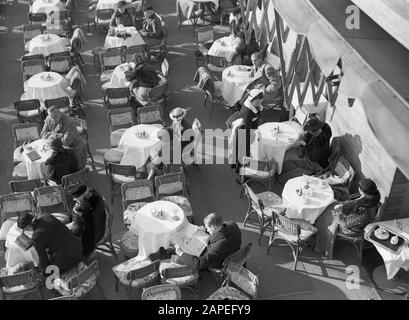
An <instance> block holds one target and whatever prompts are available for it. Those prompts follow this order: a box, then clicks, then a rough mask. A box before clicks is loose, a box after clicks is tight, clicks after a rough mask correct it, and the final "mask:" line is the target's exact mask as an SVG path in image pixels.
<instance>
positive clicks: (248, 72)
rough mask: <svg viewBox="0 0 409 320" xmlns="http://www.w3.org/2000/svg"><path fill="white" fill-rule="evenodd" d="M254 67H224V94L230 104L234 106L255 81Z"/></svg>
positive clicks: (222, 87)
mask: <svg viewBox="0 0 409 320" xmlns="http://www.w3.org/2000/svg"><path fill="white" fill-rule="evenodd" d="M252 70H253V69H252V68H251V67H248V66H244V65H234V66H231V67H228V68H226V69H224V71H223V73H222V85H221V89H222V94H223V98H224V100H226V102H227V103H228V105H230V106H234V104H235V103H236V102H238V101H239V100H240V99H241V98H242V97H243V94H244V93H245V91H246V89H247V87H248V85H249V84H251V83H252V82H253V81H254V76H253V74H252Z"/></svg>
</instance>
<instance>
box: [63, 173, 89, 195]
mask: <svg viewBox="0 0 409 320" xmlns="http://www.w3.org/2000/svg"><path fill="white" fill-rule="evenodd" d="M88 173H89V169H88V168H84V169H82V170H80V171H78V172H76V173H73V174H67V175H65V176H63V177H62V178H61V185H62V186H63V187H64V189H65V191H66V192H67V193H68V194H71V189H72V188H73V187H75V186H78V185H86V184H87V180H88Z"/></svg>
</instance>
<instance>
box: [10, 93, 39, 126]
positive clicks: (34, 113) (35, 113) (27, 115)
mask: <svg viewBox="0 0 409 320" xmlns="http://www.w3.org/2000/svg"><path fill="white" fill-rule="evenodd" d="M40 107H41V105H40V101H39V100H38V99H30V100H21V101H16V102H14V108H15V109H16V111H17V119H18V122H20V123H24V122H34V123H39V124H42V120H43V119H42V116H41V112H40Z"/></svg>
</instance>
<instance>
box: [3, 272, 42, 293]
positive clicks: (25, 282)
mask: <svg viewBox="0 0 409 320" xmlns="http://www.w3.org/2000/svg"><path fill="white" fill-rule="evenodd" d="M40 286H41V281H40V280H39V279H38V278H37V276H36V274H35V272H34V271H33V270H30V271H25V272H21V273H18V274H14V275H10V276H0V297H1V298H2V300H8V299H11V300H15V299H16V297H23V298H22V299H21V300H24V299H25V298H27V297H28V296H29V295H31V294H33V293H38V294H39V295H40V298H41V300H42V299H43V296H42V293H41V290H40Z"/></svg>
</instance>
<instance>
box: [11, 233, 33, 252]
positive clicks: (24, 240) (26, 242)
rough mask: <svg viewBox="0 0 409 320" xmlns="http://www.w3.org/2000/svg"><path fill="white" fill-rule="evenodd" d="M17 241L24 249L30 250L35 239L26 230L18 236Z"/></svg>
mask: <svg viewBox="0 0 409 320" xmlns="http://www.w3.org/2000/svg"><path fill="white" fill-rule="evenodd" d="M15 243H16V244H17V245H18V246H19V247H20V248H22V249H23V250H28V249H30V248H31V247H32V245H33V241H32V240H31V238H30V237H28V236H27V235H26V234H25V233H24V231H23V232H22V233H21V234H20V235H19V236H18V237H17V238H16V240H15Z"/></svg>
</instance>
